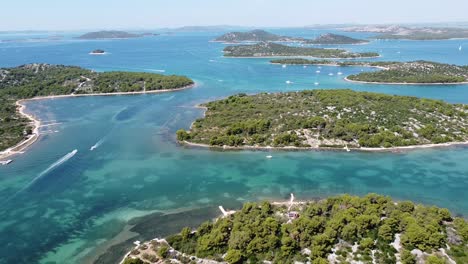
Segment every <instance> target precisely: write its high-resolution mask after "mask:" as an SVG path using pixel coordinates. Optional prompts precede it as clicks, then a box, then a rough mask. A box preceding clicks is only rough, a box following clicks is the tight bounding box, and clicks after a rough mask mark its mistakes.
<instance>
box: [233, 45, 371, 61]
mask: <svg viewBox="0 0 468 264" xmlns="http://www.w3.org/2000/svg"><path fill="white" fill-rule="evenodd" d="M224 56H225V57H301V56H302V57H315V58H334V59H356V58H374V57H378V56H379V54H378V53H375V52H363V53H356V52H350V51H347V50H343V49H323V48H309V47H295V46H287V45H282V44H278V43H271V42H261V43H258V44H254V45H237V46H228V47H225V48H224Z"/></svg>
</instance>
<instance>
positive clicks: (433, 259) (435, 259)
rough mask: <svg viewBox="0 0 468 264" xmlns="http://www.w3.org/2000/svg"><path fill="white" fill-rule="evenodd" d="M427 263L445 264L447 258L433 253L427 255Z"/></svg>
mask: <svg viewBox="0 0 468 264" xmlns="http://www.w3.org/2000/svg"><path fill="white" fill-rule="evenodd" d="M426 264H445V260H444V259H443V258H439V257H437V256H434V255H431V256H429V257H427V259H426Z"/></svg>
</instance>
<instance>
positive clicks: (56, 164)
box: [6, 149, 78, 202]
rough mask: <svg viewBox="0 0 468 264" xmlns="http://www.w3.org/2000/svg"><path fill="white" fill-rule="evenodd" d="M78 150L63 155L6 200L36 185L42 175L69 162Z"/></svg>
mask: <svg viewBox="0 0 468 264" xmlns="http://www.w3.org/2000/svg"><path fill="white" fill-rule="evenodd" d="M77 152H78V150H76V149H75V150H73V151H72V152H70V153H68V154H66V155H65V156H63V157H61V158H60V159H59V160H57V161H56V162H54V163H52V165H50V166H49V167H48V168H47V169H45V170H44V171H42V172H41V173H40V174H39V175H37V176H36V177H35V178H34V179H33V180H32V181H30V182H29V183H28V184H27V185H26V186H24V187H23V188H22V189H21V190H19V191H17V192H16V193H15V194H13V196H11V197H10V198H8V199H7V200H6V202H8V201H10V200H12V199H13V198H15V197H16V196H17V195H18V194H20V193H22V192H24V191H25V190H27V189H28V188H30V187H31V186H33V185H34V183H36V182H37V181H38V180H40V179H41V178H42V177H44V176H45V175H47V174H48V173H49V172H51V171H53V170H54V169H55V168H57V167H59V166H60V165H62V164H63V163H65V162H67V161H68V160H69V159H71V158H73V156H75V154H76V153H77Z"/></svg>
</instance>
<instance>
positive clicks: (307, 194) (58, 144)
mask: <svg viewBox="0 0 468 264" xmlns="http://www.w3.org/2000/svg"><path fill="white" fill-rule="evenodd" d="M276 32H278V33H281V34H287V35H295V36H304V37H313V36H316V35H318V34H319V33H322V32H323V31H310V30H309V31H308V30H303V29H301V30H284V29H283V30H277V31H276ZM220 33H221V32H211V33H178V34H175V35H161V36H158V37H149V38H143V39H133V40H114V41H77V40H73V39H71V36H73V34H72V33H66V34H65V36H66V38H65V39H64V40H61V41H55V42H37V41H36V42H8V43H0V67H10V66H17V65H20V64H25V63H32V62H42V63H53V64H66V65H77V66H82V67H85V68H89V69H93V70H96V71H114V70H127V71H147V72H157V73H160V72H165V73H166V74H181V75H187V76H189V77H191V78H193V79H194V80H195V81H196V82H197V86H196V87H195V88H193V89H190V90H185V91H181V92H174V93H165V94H152V95H134V96H108V97H83V98H66V99H53V100H52V99H49V100H40V101H32V102H29V103H28V111H29V112H31V113H32V114H34V115H36V116H37V117H38V118H40V119H41V120H42V121H43V123H44V124H48V123H59V124H56V125H51V126H45V127H42V128H41V131H42V132H43V135H42V136H41V137H40V140H39V141H38V142H37V143H35V144H34V145H33V146H32V147H31V148H29V149H28V151H27V152H26V153H24V154H22V155H19V156H16V157H14V163H12V164H11V165H9V166H2V167H0V244H1V245H2V247H0V263H12V262H15V263H26V262H33V263H35V262H40V263H54V262H56V263H65V262H66V263H80V262H91V261H92V260H93V259H94V257H97V256H98V255H100V254H101V253H103V252H104V251H105V250H106V249H107V248H108V246H110V245H112V244H118V243H119V242H121V241H123V240H126V239H131V238H132V236H133V235H134V234H132V233H129V232H126V230H127V229H125V226H126V224H128V223H129V221H130V220H131V219H133V218H135V217H139V216H145V215H149V214H151V213H154V212H163V213H164V212H166V213H173V212H180V211H186V210H191V209H196V208H211V207H214V206H218V205H220V204H223V205H232V206H236V205H237V206H238V205H239V204H240V203H241V202H243V201H248V200H258V199H283V198H285V197H287V196H288V194H289V193H290V192H294V193H295V194H296V196H297V197H299V198H302V199H306V198H314V197H324V196H328V195H334V194H341V193H352V194H366V193H369V192H377V193H381V194H385V195H391V196H392V197H394V198H395V199H411V200H415V201H417V202H421V203H425V204H434V205H438V206H443V207H447V208H449V209H451V210H452V211H453V212H454V213H456V214H463V215H466V214H468V194H467V192H466V190H468V162H467V160H468V148H466V147H453V148H444V149H426V150H416V151H410V152H404V153H356V152H351V153H344V152H326V151H304V152H284V151H276V152H272V153H266V152H262V151H235V152H220V151H211V150H207V149H196V148H187V147H182V146H179V145H177V144H176V143H175V138H174V133H175V131H176V130H177V129H179V128H188V127H189V126H190V124H191V122H193V120H195V119H196V118H200V117H201V116H202V115H203V112H202V110H200V109H197V108H194V106H195V105H196V104H198V103H201V102H206V101H209V100H213V99H217V98H222V97H225V96H228V95H231V94H235V93H239V92H246V93H257V92H278V91H295V90H303V89H317V88H322V89H335V88H349V89H353V90H359V91H375V92H382V93H389V94H400V95H412V96H418V97H427V98H435V99H441V100H446V101H449V102H453V103H468V86H467V85H454V86H399V85H364V84H354V83H347V82H345V81H344V80H343V77H344V76H346V75H349V74H353V73H357V72H359V71H361V69H362V68H360V67H348V68H337V67H322V68H321V73H320V74H317V73H316V70H317V69H318V67H315V66H309V67H307V68H303V67H302V66H288V67H287V68H282V67H281V66H278V65H270V64H269V63H268V61H269V60H268V59H233V58H229V59H226V58H223V57H222V52H221V51H222V49H223V47H224V45H223V44H220V43H212V42H209V40H210V39H212V38H214V37H215V36H217V35H219V34H220ZM347 34H349V33H347ZM349 35H352V36H357V37H365V36H368V34H349ZM39 36H43V35H39ZM28 37H30V36H29V35H24V34H21V35H18V34H16V35H14V34H10V35H8V34H2V35H0V39H15V38H28ZM35 37H37V36H35ZM460 45H462V47H464V49H462V51H459V50H458V47H459V46H460ZM339 47H341V48H347V49H350V50H354V51H376V52H379V53H381V54H382V57H381V58H378V60H405V61H406V60H417V59H425V60H432V61H439V62H446V63H454V64H468V40H448V41H427V42H421V41H373V42H371V43H370V44H368V45H356V46H339ZM97 48H100V49H104V50H106V51H108V52H109V53H110V54H109V55H105V56H90V55H88V53H89V52H90V51H91V50H94V49H97ZM338 71H341V72H343V73H344V74H343V76H338V75H336V73H337V72H338ZM328 73H334V76H328ZM286 81H291V82H292V84H289V85H288V84H286ZM315 82H318V83H319V85H318V86H316V85H314V83H315ZM93 145H98V146H97V148H96V149H95V150H94V151H90V148H91V146H93ZM75 149H76V150H77V151H78V152H77V153H76V155H74V156H72V155H68V156H66V155H67V154H68V153H71V152H72V151H73V150H75ZM266 155H272V156H273V159H271V160H269V159H266V158H265V156H266ZM63 157H65V159H64V158H63ZM66 158H69V159H66ZM57 161H59V164H58V165H57V163H56V162H57ZM54 163H55V164H56V165H57V166H53V165H54ZM51 166H52V168H51ZM202 218H203V217H202ZM206 218H209V217H208V215H207V216H206ZM155 219H156V220H157V218H155ZM193 221H195V219H194V220H193ZM132 223H133V222H132ZM150 235H151V236H153V235H154V236H157V235H158V233H157V232H155V233H154V234H150Z"/></svg>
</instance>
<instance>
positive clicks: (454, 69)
mask: <svg viewBox="0 0 468 264" xmlns="http://www.w3.org/2000/svg"><path fill="white" fill-rule="evenodd" d="M271 63H273V64H283V65H329V66H340V67H347V66H364V67H376V68H379V69H381V70H380V71H373V72H362V73H359V74H356V75H350V76H348V77H346V80H349V81H358V82H368V83H399V84H457V83H466V82H468V66H458V65H453V64H444V63H437V62H431V61H422V60H421V61H410V62H395V61H388V62H387V61H376V62H366V61H331V60H308V59H302V58H293V59H276V60H271Z"/></svg>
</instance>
